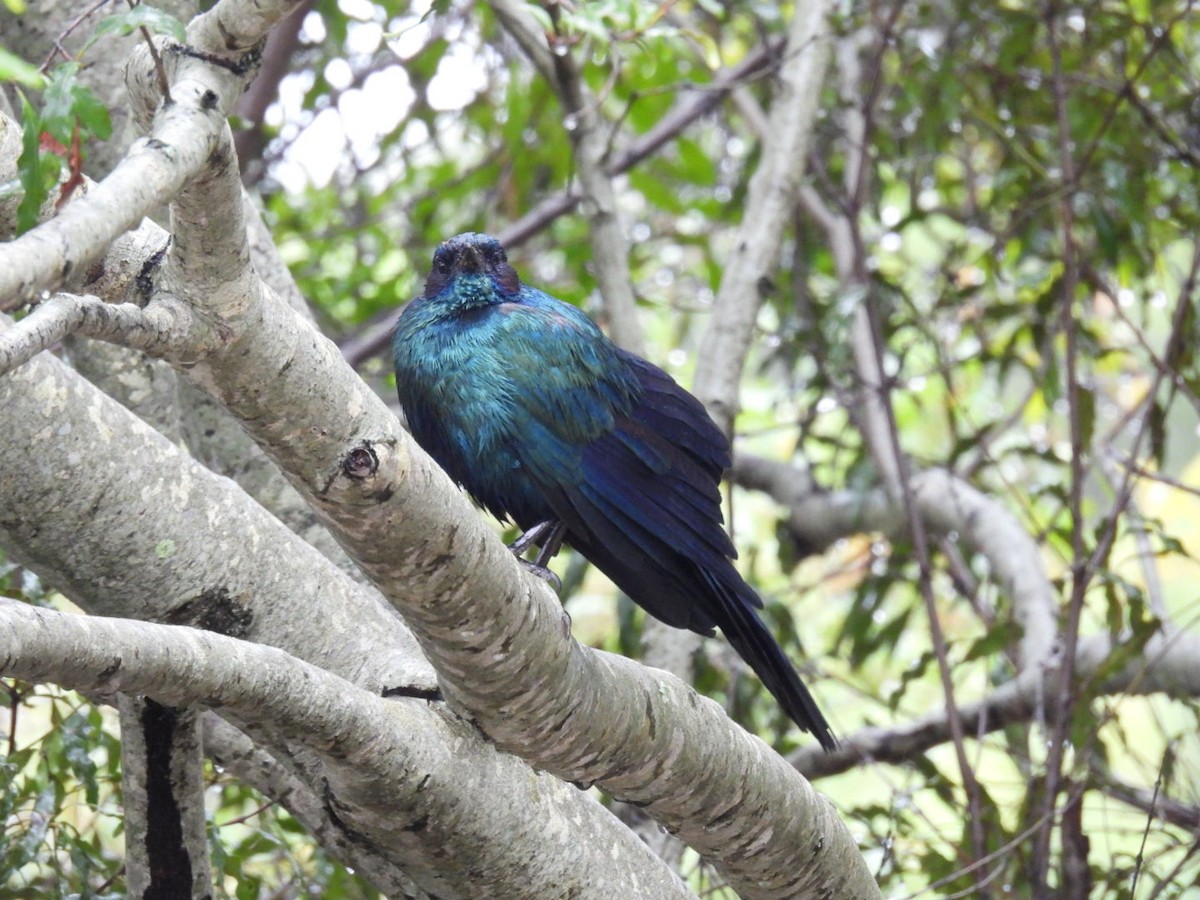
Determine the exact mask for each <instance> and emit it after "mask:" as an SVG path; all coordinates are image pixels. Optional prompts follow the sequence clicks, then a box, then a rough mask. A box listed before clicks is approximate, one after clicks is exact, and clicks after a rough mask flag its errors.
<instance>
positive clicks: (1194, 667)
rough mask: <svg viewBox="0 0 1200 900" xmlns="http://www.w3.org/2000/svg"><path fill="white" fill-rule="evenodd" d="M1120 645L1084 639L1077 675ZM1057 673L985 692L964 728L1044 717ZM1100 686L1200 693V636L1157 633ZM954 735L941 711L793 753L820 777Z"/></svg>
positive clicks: (973, 730) (911, 753)
mask: <svg viewBox="0 0 1200 900" xmlns="http://www.w3.org/2000/svg"><path fill="white" fill-rule="evenodd" d="M1116 649H1117V647H1116V646H1115V645H1114V644H1113V641H1112V639H1111V638H1109V636H1108V635H1106V634H1096V635H1091V636H1089V637H1085V638H1083V639H1081V640H1080V642H1079V652H1078V654H1077V656H1076V661H1077V665H1076V674H1077V675H1078V676H1079V677H1081V678H1095V677H1097V676H1098V675H1100V674H1101V673H1103V672H1104V671H1105V670H1106V669H1107V668H1108V660H1109V659H1110V657H1111V656H1112V654H1113V652H1114V651H1115V650H1116ZM1057 678H1058V670H1057V668H1056V667H1055V668H1051V669H1049V670H1045V669H1026V670H1025V671H1023V672H1021V674H1019V675H1018V676H1017V677H1016V678H1014V679H1012V680H1011V681H1008V682H1006V683H1004V684H1002V685H1000V686H999V687H998V688H996V689H995V690H994V691H992V693H991V694H989V695H988V696H987V697H986V698H984V699H982V700H979V701H975V702H972V703H964V704H962V705H961V706H960V707H959V714H960V715H961V717H962V723H963V729H964V731H965V732H967V733H968V734H971V735H974V736H976V737H982V736H983V735H984V734H987V733H990V732H993V731H999V730H1000V729H1002V728H1005V727H1007V726H1008V725H1012V724H1015V723H1018V722H1028V721H1030V720H1031V719H1033V718H1034V717H1035V716H1040V715H1041V714H1042V713H1043V710H1044V708H1045V703H1046V697H1047V696H1049V691H1050V689H1051V688H1052V687H1053V685H1054V684H1056V683H1057ZM1097 689H1098V690H1099V691H1102V692H1104V693H1111V694H1152V693H1164V694H1167V695H1168V696H1171V697H1178V698H1195V697H1197V696H1200V635H1196V634H1190V633H1176V634H1173V635H1169V636H1167V635H1162V634H1159V635H1157V636H1155V637H1154V638H1152V639H1151V640H1150V641H1149V642H1147V644H1146V648H1145V649H1144V650H1143V651H1142V653H1140V654H1138V655H1137V656H1136V657H1134V658H1133V659H1131V660H1130V661H1129V662H1128V663H1127V664H1126V665H1125V666H1124V667H1123V668H1121V669H1120V670H1119V671H1116V672H1112V673H1111V674H1109V675H1108V677H1107V678H1105V680H1104V681H1103V683H1101V684H1099V685H1097ZM950 739H951V728H950V717H949V714H948V712H947V711H946V710H941V711H938V712H933V713H929V714H928V715H926V716H923V717H921V718H919V719H915V720H913V721H911V722H906V723H904V724H902V725H898V726H896V727H893V728H875V727H869V728H863V729H860V730H859V731H857V732H855V733H854V734H851V735H847V736H846V737H844V738H843V739H842V741H841V746H840V748H839V749H838V750H837V751H836V752H834V753H820V752H818V751H817V749H816V748H811V747H803V748H801V749H799V750H797V751H796V752H794V753H792V754H791V755H790V756H789V757H788V759H789V761H790V762H791V763H792V764H793V765H795V766H796V768H797V769H799V770H800V771H801V772H803V773H804V774H805V775H806V776H807V777H809V778H820V777H823V776H826V775H835V774H837V773H839V772H845V771H847V770H849V769H852V768H854V767H855V766H858V765H861V764H862V763H863V762H874V763H881V762H882V763H898V764H903V763H905V762H908V761H909V760H911V759H912V758H913V757H915V756H917V755H918V754H921V753H924V752H925V751H926V750H929V749H930V748H932V747H935V746H937V745H939V744H943V743H945V742H946V741H948V740H950Z"/></svg>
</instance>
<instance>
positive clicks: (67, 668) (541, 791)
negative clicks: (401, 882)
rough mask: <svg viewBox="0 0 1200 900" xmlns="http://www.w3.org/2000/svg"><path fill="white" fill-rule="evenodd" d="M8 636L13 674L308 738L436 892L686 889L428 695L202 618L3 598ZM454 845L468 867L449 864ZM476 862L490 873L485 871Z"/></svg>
mask: <svg viewBox="0 0 1200 900" xmlns="http://www.w3.org/2000/svg"><path fill="white" fill-rule="evenodd" d="M0 635H3V637H2V638H0V671H2V672H4V673H5V674H7V675H13V676H16V677H19V678H24V679H26V680H29V681H37V682H45V681H50V682H54V683H56V684H61V685H63V686H65V687H70V688H74V689H78V690H93V691H104V692H111V691H122V692H125V693H136V694H146V695H148V696H151V697H153V698H154V699H156V700H159V701H161V702H165V703H168V704H171V705H185V704H191V703H203V704H205V705H207V706H211V707H213V708H216V709H224V710H227V711H230V712H232V713H236V714H239V715H241V716H245V717H251V718H254V719H255V720H257V721H259V722H263V723H268V724H270V725H271V726H272V727H273V729H274V730H276V731H278V732H279V733H280V734H281V735H284V736H286V737H288V738H290V739H292V740H294V741H298V742H301V743H303V744H304V745H306V746H308V747H311V748H312V749H314V750H316V751H317V752H318V753H319V754H320V755H321V758H322V760H323V761H324V764H325V774H326V777H327V779H328V784H329V787H330V789H331V790H332V791H333V793H334V795H335V796H337V797H338V800H339V801H340V802H339V806H338V815H339V818H341V819H342V820H343V821H344V823H345V824H346V826H347V827H348V828H351V829H353V830H355V831H358V832H361V833H363V834H365V835H367V836H368V837H369V838H372V839H373V840H376V841H382V842H384V843H386V844H388V845H390V846H392V847H393V848H397V849H398V850H400V851H401V852H402V854H403V856H404V862H405V867H406V869H407V870H408V871H410V872H411V873H412V874H413V875H414V877H416V878H417V879H418V881H419V882H420V883H421V884H422V885H423V886H425V887H426V889H427V890H429V891H431V892H433V893H438V894H445V895H447V896H458V897H484V896H549V895H553V894H559V893H561V892H564V891H565V892H566V893H568V894H570V895H571V896H578V897H592V898H597V900H607V898H610V897H612V896H616V895H619V894H620V893H621V890H622V889H623V887H624V886H627V885H628V884H629V880H630V879H631V878H632V879H634V880H635V881H638V882H641V883H643V884H645V885H646V891H647V894H646V895H647V896H654V897H664V898H667V897H681V898H682V897H688V896H691V894H690V893H689V892H688V891H687V890H686V889H685V888H684V887H683V885H682V884H681V883H680V882H679V880H678V878H677V877H676V876H674V875H673V874H672V873H671V872H669V871H668V870H667V869H666V867H665V866H664V865H663V864H662V863H661V862H660V861H659V860H657V859H656V858H655V857H654V856H653V854H651V853H650V851H649V850H648V849H647V848H646V847H645V846H644V845H642V844H641V842H640V841H638V840H637V839H636V838H634V837H633V836H632V835H631V834H629V832H628V831H627V830H625V829H624V828H623V827H621V826H620V825H619V823H617V822H616V820H615V819H613V817H612V816H611V815H610V814H609V813H608V812H607V811H606V810H604V809H603V807H601V806H600V804H599V803H598V802H596V801H595V800H592V799H591V798H589V797H588V796H587V795H585V794H583V793H582V792H579V791H577V790H574V789H571V788H569V787H567V786H565V785H563V784H561V783H560V782H557V781H556V780H555V779H553V778H551V777H550V776H548V775H536V774H533V773H530V772H528V770H524V767H523V766H522V765H521V764H520V763H519V762H517V761H516V760H514V759H513V758H511V757H508V756H506V755H504V754H501V753H497V752H496V751H495V750H493V749H492V748H490V747H488V746H487V745H486V744H483V743H480V742H478V741H472V740H470V739H469V735H468V732H467V726H465V725H464V724H463V723H460V722H454V721H451V720H450V719H448V718H447V717H445V716H442V715H440V714H439V713H438V712H437V711H435V710H434V709H433V708H431V707H430V706H428V705H427V704H426V703H424V702H422V701H412V700H409V701H388V700H383V699H381V698H379V697H377V696H374V695H372V694H369V693H367V692H366V691H363V690H360V689H358V688H355V687H354V686H353V685H351V684H349V683H348V682H345V681H343V680H341V679H340V678H338V677H336V676H334V675H332V674H330V673H328V672H326V671H324V670H322V669H318V668H316V667H315V666H310V665H308V664H307V663H304V662H301V661H300V660H297V659H295V658H293V657H291V656H288V655H287V654H286V653H283V652H282V651H279V650H275V649H273V648H270V647H264V646H262V645H259V644H251V643H247V642H245V641H238V640H235V639H232V638H227V637H224V636H222V635H217V634H213V633H212V632H208V631H199V630H196V629H191V628H182V627H178V626H163V625H153V624H148V623H145V622H139V621H134V620H129V619H110V618H98V617H92V616H73V615H68V614H65V613H59V612H54V611H51V610H47V609H41V608H36V607H32V606H28V605H26V604H23V603H16V602H14V601H9V600H0ZM464 738H467V740H465V741H464ZM466 745H470V746H471V747H472V748H473V752H472V750H469V749H468V746H466ZM518 769H521V770H524V772H523V775H521V776H519V777H518V775H517V770H518ZM484 792H487V794H488V796H490V797H491V799H492V801H493V802H492V803H491V804H489V805H488V806H487V807H486V808H485V807H484V806H483V805H481V804H480V803H479V802H478V798H479V797H480V796H482V795H483V794H484ZM505 793H508V794H509V796H508V797H507V798H506V797H504V794H505ZM487 809H492V810H496V812H495V813H493V814H491V815H489V814H488V812H487ZM516 810H520V811H521V815H519V816H517V815H514V812H515V811H516ZM568 815H569V816H570V828H571V834H572V837H573V839H574V840H575V843H573V851H572V853H553V854H547V853H539V854H537V855H536V858H534V859H531V858H530V855H529V853H528V852H526V851H527V850H528V848H541V847H545V846H547V845H549V844H552V843H554V842H556V841H557V840H558V836H559V834H560V832H561V829H562V828H563V827H564V824H565V823H564V816H568ZM447 855H450V856H452V857H461V858H464V859H469V860H470V864H469V865H463V866H457V867H454V866H446V865H445V863H444V859H445V857H446V856H447ZM477 870H478V871H486V872H487V873H488V878H487V881H486V884H482V883H481V880H480V879H479V878H478V876H477V875H476V871H477Z"/></svg>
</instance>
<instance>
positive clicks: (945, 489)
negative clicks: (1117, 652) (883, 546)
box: [732, 454, 1057, 668]
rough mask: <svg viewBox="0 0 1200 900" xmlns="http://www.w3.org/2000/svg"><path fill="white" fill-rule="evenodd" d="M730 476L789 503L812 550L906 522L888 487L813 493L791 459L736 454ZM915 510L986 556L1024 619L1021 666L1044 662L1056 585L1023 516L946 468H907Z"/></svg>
mask: <svg viewBox="0 0 1200 900" xmlns="http://www.w3.org/2000/svg"><path fill="white" fill-rule="evenodd" d="M732 475H733V480H734V481H735V482H736V483H737V484H739V485H741V486H743V487H748V488H754V489H756V490H761V491H764V492H766V493H767V494H768V495H770V496H771V497H772V498H773V499H774V500H775V501H776V502H777V503H780V504H781V505H783V506H784V507H786V508H787V509H788V513H789V515H788V528H789V529H790V530H791V531H792V533H793V534H795V535H797V536H798V537H799V538H800V540H801V541H802V543H803V544H804V546H805V547H806V548H810V549H811V550H812V551H813V552H819V551H820V550H822V549H824V548H826V547H828V546H829V545H830V544H832V543H833V542H834V541H836V540H839V539H840V538H843V537H847V536H849V535H851V534H858V533H860V532H863V531H881V532H884V533H887V534H901V533H906V532H907V530H908V521H907V516H906V515H905V512H904V509H903V507H902V506H901V505H900V504H899V503H896V502H894V501H893V500H892V499H891V498H890V497H889V495H888V493H887V492H886V491H883V490H876V491H866V492H862V493H860V492H851V491H841V492H837V493H832V494H822V493H818V492H817V491H816V489H815V487H814V485H813V484H812V480H811V479H810V478H809V476H808V473H807V472H804V471H803V470H801V469H798V468H796V467H795V466H792V465H790V464H788V463H782V462H776V461H774V460H769V459H763V458H761V457H756V456H746V455H742V454H739V456H738V457H737V459H735V461H734V467H733V473H732ZM911 484H912V495H913V500H914V503H915V505H916V510H917V513H918V514H919V515H920V516H921V520H922V522H923V523H924V524H925V526H926V527H927V528H929V529H930V530H931V531H933V532H936V533H938V534H941V535H958V536H959V537H960V538H961V539H962V540H963V541H964V542H965V543H966V544H967V545H968V546H970V547H973V548H974V549H975V550H976V551H977V552H978V553H980V554H982V555H983V556H985V557H986V558H987V560H988V564H989V566H990V568H991V571H992V573H993V574H994V575H995V577H996V580H997V581H998V582H999V583H1000V586H1001V588H1002V589H1003V590H1004V592H1005V593H1006V594H1007V595H1008V597H1009V598H1010V600H1011V602H1012V605H1013V618H1014V619H1016V621H1017V623H1018V624H1019V625H1020V626H1021V628H1022V631H1023V634H1022V637H1021V644H1020V662H1021V667H1022V668H1030V667H1037V666H1040V665H1042V664H1044V663H1045V662H1047V661H1048V660H1049V659H1050V658H1051V657H1052V655H1053V653H1054V649H1055V632H1056V628H1057V624H1056V619H1055V611H1056V608H1057V604H1056V594H1055V591H1054V586H1053V585H1052V584H1051V583H1050V578H1049V576H1048V575H1047V574H1046V567H1045V565H1044V564H1043V562H1042V556H1041V551H1040V550H1039V548H1038V546H1037V544H1036V543H1035V542H1034V540H1033V538H1032V537H1030V535H1029V534H1028V532H1026V531H1025V529H1024V528H1022V527H1021V524H1020V522H1018V521H1017V519H1016V518H1015V517H1014V516H1013V515H1012V514H1011V513H1009V512H1008V510H1006V509H1005V508H1004V507H1003V506H1002V505H1001V504H999V503H998V502H996V500H994V499H993V498H992V497H989V496H988V495H987V494H985V493H983V492H982V491H980V490H977V489H976V488H974V487H972V486H971V485H969V484H967V483H966V482H964V481H962V480H961V479H959V478H956V477H955V476H954V475H953V474H952V473H950V472H948V471H946V470H945V469H928V470H926V471H924V472H919V473H917V474H915V475H913V476H912V479H911Z"/></svg>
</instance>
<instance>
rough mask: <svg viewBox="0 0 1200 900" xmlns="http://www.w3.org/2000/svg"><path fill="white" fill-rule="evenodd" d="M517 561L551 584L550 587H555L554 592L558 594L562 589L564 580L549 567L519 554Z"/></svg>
mask: <svg viewBox="0 0 1200 900" xmlns="http://www.w3.org/2000/svg"><path fill="white" fill-rule="evenodd" d="M517 562H519V563H520V564H521V565H522V566H524V567H525V568H526V569H528V570H529V571H530V572H532V573H533V574H534V575H536V576H537V577H538V578H540V579H542V581H544V582H546V583H547V584H549V585H550V587H552V588H554V593H556V594H557V593H558V592H559V591H561V590H562V581H560V580H559V577H558V576H557V575H555V574H554V573H553V572H551V571H550V570H549V569H547V568H546V567H545V566H539V565H538V564H537V563H535V562H530V561H529V560H527V559H521V557H519V556H518V557H517Z"/></svg>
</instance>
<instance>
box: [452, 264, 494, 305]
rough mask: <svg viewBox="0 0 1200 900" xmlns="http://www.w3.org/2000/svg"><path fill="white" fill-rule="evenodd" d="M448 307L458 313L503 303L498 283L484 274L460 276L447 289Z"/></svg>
mask: <svg viewBox="0 0 1200 900" xmlns="http://www.w3.org/2000/svg"><path fill="white" fill-rule="evenodd" d="M447 293H448V294H449V296H448V297H447V300H448V303H447V305H448V306H449V307H451V308H452V309H453V310H455V311H456V312H465V311H467V310H470V309H478V308H480V307H484V306H491V305H493V304H495V303H500V302H502V301H503V299H504V298H503V297H502V296H501V293H500V291H499V290H498V288H497V287H496V282H495V280H494V279H493V278H492V276H491V275H488V274H486V273H484V272H479V273H465V274H460V275H458V276H457V277H455V279H454V280H453V281H452V282H451V284H450V286H449V287H448V288H447Z"/></svg>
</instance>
